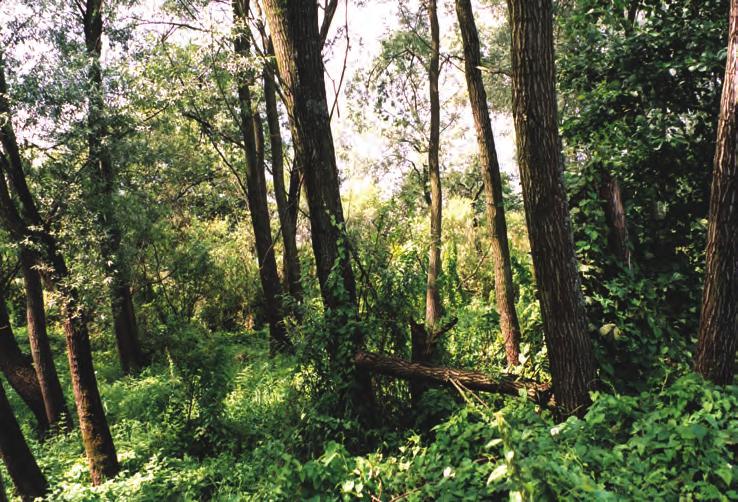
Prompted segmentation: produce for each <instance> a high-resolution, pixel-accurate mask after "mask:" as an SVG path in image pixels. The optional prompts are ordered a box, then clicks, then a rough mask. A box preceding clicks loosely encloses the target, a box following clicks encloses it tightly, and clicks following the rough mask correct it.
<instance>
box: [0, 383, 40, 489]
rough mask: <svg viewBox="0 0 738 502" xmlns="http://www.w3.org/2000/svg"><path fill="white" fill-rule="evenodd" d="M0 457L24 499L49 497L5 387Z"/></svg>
mask: <svg viewBox="0 0 738 502" xmlns="http://www.w3.org/2000/svg"><path fill="white" fill-rule="evenodd" d="M0 456H2V458H3V461H4V462H5V467H6V468H7V469H8V473H9V474H10V478H11V479H12V480H13V484H14V485H15V490H16V492H17V493H18V495H19V496H20V497H21V499H23V500H33V499H35V498H36V497H43V496H44V495H45V494H46V491H47V490H48V485H47V484H46V478H45V477H44V475H43V473H42V472H41V469H39V467H38V464H37V463H36V459H35V458H33V454H32V453H31V450H30V449H29V448H28V444H27V443H26V440H25V438H24V437H23V432H22V431H21V428H20V426H19V425H18V421H17V420H16V419H15V415H14V414H13V410H12V408H11V407H10V403H9V402H8V397H7V396H6V395H5V389H3V386H2V384H0Z"/></svg>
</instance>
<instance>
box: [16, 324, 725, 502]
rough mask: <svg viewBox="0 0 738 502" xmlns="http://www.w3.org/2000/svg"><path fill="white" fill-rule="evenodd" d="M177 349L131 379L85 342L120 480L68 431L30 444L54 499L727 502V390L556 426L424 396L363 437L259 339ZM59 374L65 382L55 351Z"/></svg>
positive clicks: (682, 388)
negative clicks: (94, 475) (94, 482)
mask: <svg viewBox="0 0 738 502" xmlns="http://www.w3.org/2000/svg"><path fill="white" fill-rule="evenodd" d="M19 338H20V337H19ZM52 338H53V343H54V344H55V345H57V346H56V347H55V349H56V351H55V352H56V353H57V354H63V340H62V338H61V336H60V335H59V334H54V336H53V337H52ZM172 340H175V338H174V337H173V338H172ZM176 340H178V341H177V344H176V345H172V347H171V348H170V350H168V351H166V354H167V355H166V357H165V358H164V359H162V360H160V361H155V362H154V363H153V364H152V365H151V366H150V367H148V368H147V369H146V370H144V371H143V372H142V373H141V374H139V375H137V376H133V377H122V375H121V374H120V370H119V366H118V363H117V359H116V354H115V352H114V351H113V350H109V349H108V348H106V347H102V346H98V347H96V352H95V362H96V367H97V375H98V379H99V384H100V389H101V392H102V395H103V399H104V402H105V407H106V412H107V416H108V419H109V421H110V423H111V427H112V432H113V435H114V439H115V444H116V446H117V450H118V456H119V458H120V460H121V463H122V472H121V474H120V475H119V476H118V477H116V478H115V479H113V480H111V481H108V482H107V483H105V484H103V485H102V486H99V487H91V486H90V484H89V480H88V470H87V466H86V460H85V457H84V452H83V449H82V445H81V442H80V439H79V435H78V433H77V432H75V433H72V434H68V435H61V436H56V437H52V438H50V439H47V440H46V441H45V442H44V443H39V442H37V441H35V440H34V441H32V442H31V443H32V448H33V449H34V450H35V454H36V458H37V459H38V460H39V463H40V465H41V468H42V470H43V471H44V472H45V473H46V475H47V476H48V479H49V482H50V484H51V487H52V492H51V495H50V497H49V499H50V500H203V499H214V500H260V501H262V500H307V499H312V500H342V499H343V500H353V499H364V500H480V499H490V498H493V499H498V498H505V499H507V498H508V497H510V500H523V499H535V500H541V499H543V500H545V499H555V498H566V499H580V500H594V499H596V500H623V499H631V500H633V499H640V498H643V497H648V496H650V497H654V498H655V499H667V500H668V499H677V498H679V497H680V496H681V497H684V496H685V495H686V497H687V498H688V499H691V498H693V497H694V498H695V499H711V500H718V499H724V500H725V499H733V500H735V499H738V472H736V468H735V467H734V466H733V465H732V463H733V461H732V460H731V459H734V458H735V455H736V451H737V450H736V448H737V443H738V389H736V388H735V387H728V388H726V389H718V388H715V387H712V386H711V385H708V384H705V383H704V382H703V381H701V380H699V379H698V378H697V377H696V376H693V375H687V376H683V377H680V378H677V377H674V378H671V379H669V381H668V382H662V385H661V386H660V387H658V389H657V390H656V391H654V392H652V393H646V394H642V395H640V396H632V397H629V396H615V395H612V394H599V395H595V404H594V405H593V406H592V408H591V410H590V411H589V413H588V414H587V416H586V417H585V418H584V419H583V420H579V419H575V418H571V419H569V420H568V421H566V422H564V423H562V424H556V423H555V422H554V421H553V420H552V419H551V417H550V416H548V415H547V413H544V414H540V413H538V410H536V409H535V407H534V406H533V405H532V404H531V403H529V402H527V401H526V400H525V399H524V398H523V397H521V398H519V399H515V398H507V399H504V400H503V399H502V398H498V397H495V396H488V395H486V396H485V395H473V394H468V395H465V396H459V395H458V393H456V394H455V393H454V392H453V391H451V390H438V391H431V392H428V394H427V396H426V398H425V400H424V402H423V404H422V406H423V407H424V411H423V410H421V411H422V413H421V414H420V415H416V416H420V418H419V419H417V420H415V421H414V422H408V420H407V416H408V414H407V413H406V414H405V415H404V418H402V417H401V415H402V414H401V413H398V412H397V409H398V406H396V407H395V408H392V406H387V407H386V409H382V410H378V413H380V414H386V415H384V416H383V422H384V423H385V424H386V425H385V427H384V428H383V429H381V430H371V431H367V430H362V429H361V427H360V426H359V425H358V424H356V423H355V422H352V421H350V420H342V419H338V418H335V417H332V416H329V415H325V414H321V412H320V411H319V410H317V409H316V408H315V405H314V404H311V403H314V402H315V401H316V399H315V397H316V396H313V395H311V385H310V377H309V372H307V371H306V370H305V369H304V368H301V367H299V366H298V365H297V362H296V359H294V358H291V357H284V356H279V357H276V358H270V357H269V354H268V350H267V344H266V340H265V339H264V338H263V337H262V336H257V335H254V334H245V333H240V334H233V333H215V334H212V333H210V334H207V333H205V334H204V333H203V332H202V331H197V332H196V331H190V332H188V331H187V330H185V331H184V332H181V333H178V334H177V337H176ZM94 343H95V344H98V343H101V341H100V340H94ZM58 369H59V373H60V375H61V376H62V378H63V380H64V382H63V384H64V385H65V388H66V389H69V388H70V387H69V382H68V372H67V371H66V370H67V367H66V361H64V360H62V359H61V358H60V360H59V361H58ZM383 385H385V386H387V385H403V384H397V383H389V382H383ZM393 392H394V393H397V388H395V389H394V390H393ZM67 397H68V398H69V397H71V391H70V390H68V391H67ZM380 397H381V396H380ZM13 399H14V401H13V404H14V407H15V409H16V410H17V413H18V415H19V418H20V419H21V421H22V422H23V424H24V427H25V428H26V435H27V437H33V431H32V430H31V429H30V424H31V417H30V414H29V413H28V412H27V410H26V409H25V407H23V406H22V405H21V403H20V401H19V400H18V399H17V397H16V396H15V395H13ZM70 405H71V403H70ZM399 406H401V404H399ZM408 406H409V405H408ZM398 417H400V418H398Z"/></svg>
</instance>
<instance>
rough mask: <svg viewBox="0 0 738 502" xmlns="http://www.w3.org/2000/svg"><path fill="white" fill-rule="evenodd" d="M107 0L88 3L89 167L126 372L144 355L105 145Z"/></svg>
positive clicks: (115, 329)
mask: <svg viewBox="0 0 738 502" xmlns="http://www.w3.org/2000/svg"><path fill="white" fill-rule="evenodd" d="M102 8H103V0H87V5H86V9H85V16H84V32H85V46H86V48H87V56H88V57H89V59H90V63H89V64H90V68H89V73H88V82H89V90H88V106H89V109H88V112H87V124H88V128H89V134H88V136H87V142H88V145H89V158H88V167H89V172H90V175H91V176H92V178H93V181H94V187H95V188H94V196H93V200H94V201H95V203H96V204H97V207H96V208H95V209H96V211H97V219H98V222H99V224H100V228H101V229H102V230H103V237H102V239H101V251H102V257H103V261H104V263H105V273H106V274H107V275H108V277H110V279H111V282H110V302H111V309H112V312H113V329H114V331H115V339H116V342H117V345H118V354H119V356H120V364H121V367H122V369H123V371H124V372H125V373H130V372H131V371H136V370H138V369H140V368H141V367H142V366H143V353H142V352H141V347H140V345H139V342H138V325H137V324H136V316H135V312H134V309H133V300H132V297H131V285H130V273H129V270H128V266H127V264H126V263H124V260H123V258H122V254H121V231H120V228H119V227H118V221H117V219H116V216H115V205H114V201H113V199H114V187H115V173H114V170H113V159H112V157H111V155H110V150H109V148H108V146H107V144H106V142H107V141H108V131H107V126H106V124H105V101H104V93H103V83H102V68H101V62H100V54H101V50H102V32H103V18H102Z"/></svg>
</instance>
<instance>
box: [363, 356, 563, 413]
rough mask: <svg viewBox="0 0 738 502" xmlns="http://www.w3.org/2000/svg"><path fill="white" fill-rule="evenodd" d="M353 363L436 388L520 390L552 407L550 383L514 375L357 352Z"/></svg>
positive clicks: (376, 371)
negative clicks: (496, 375) (430, 384)
mask: <svg viewBox="0 0 738 502" xmlns="http://www.w3.org/2000/svg"><path fill="white" fill-rule="evenodd" d="M354 363H355V364H356V366H357V367H359V368H362V369H366V370H369V371H372V372H374V373H379V374H382V375H387V376H392V377H397V378H404V379H408V380H422V381H425V382H429V383H432V384H436V385H447V386H450V387H462V388H466V389H469V390H476V391H482V392H494V393H498V394H507V395H510V396H518V395H520V391H521V390H524V391H525V393H526V395H527V396H528V399H530V400H531V401H533V402H534V403H536V404H539V405H541V406H545V407H551V406H553V402H552V395H553V393H552V389H551V385H550V384H546V383H540V382H536V381H535V380H530V379H527V378H522V377H518V376H515V375H500V376H499V377H496V378H492V377H490V376H488V375H485V374H484V373H480V372H478V371H468V370H462V369H456V368H446V367H442V366H431V365H429V364H426V363H419V362H411V361H406V360H405V359H400V358H399V357H392V356H385V355H381V354H375V353H372V352H357V353H356V354H355V356H354Z"/></svg>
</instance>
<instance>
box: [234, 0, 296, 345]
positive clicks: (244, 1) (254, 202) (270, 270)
mask: <svg viewBox="0 0 738 502" xmlns="http://www.w3.org/2000/svg"><path fill="white" fill-rule="evenodd" d="M248 12H249V1H248V0H234V2H233V19H234V24H235V25H236V30H237V31H236V35H235V38H234V40H233V46H234V50H235V53H236V56H238V57H239V58H241V59H242V61H241V64H244V63H245V60H246V59H247V58H248V57H249V53H250V49H249V36H250V34H249V33H248V32H247V31H246V30H248V24H247V23H248V20H247V15H248ZM253 80H254V79H253V78H252V75H250V72H249V71H248V70H240V71H239V72H238V74H237V75H236V81H237V82H236V85H237V87H238V106H239V117H238V118H239V129H240V131H241V140H242V142H243V149H244V153H245V155H246V185H247V189H246V196H247V198H248V203H249V210H250V211H249V212H250V214H251V223H252V225H253V228H254V238H255V239H256V254H257V258H258V261H259V278H260V279H261V287H262V290H263V292H264V298H265V310H266V316H267V319H268V322H269V331H270V334H271V338H270V341H271V347H272V351H278V350H282V351H283V350H289V349H291V343H290V340H289V338H288V337H287V331H286V328H285V325H284V312H283V309H282V299H281V296H282V288H281V286H280V284H279V275H278V274H277V261H276V259H275V257H274V243H273V242H272V231H271V224H270V221H269V220H270V218H269V206H268V203H267V191H266V179H265V175H264V134H263V129H262V122H261V117H259V114H258V113H255V112H254V111H253V109H252V104H251V91H250V89H249V85H251V84H252V83H253Z"/></svg>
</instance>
